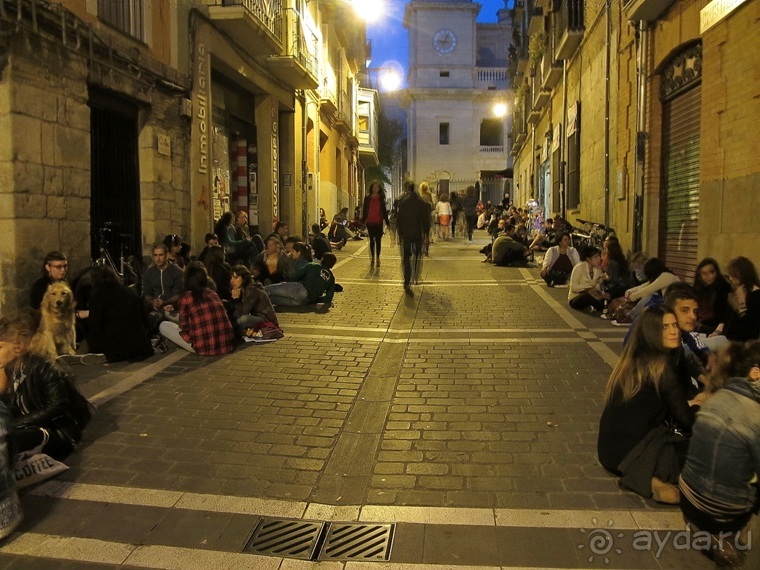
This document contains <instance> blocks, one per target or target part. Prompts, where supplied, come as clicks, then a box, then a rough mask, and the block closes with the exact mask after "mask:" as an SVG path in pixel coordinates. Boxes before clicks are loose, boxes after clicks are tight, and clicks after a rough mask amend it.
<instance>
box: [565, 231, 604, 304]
mask: <svg viewBox="0 0 760 570" xmlns="http://www.w3.org/2000/svg"><path fill="white" fill-rule="evenodd" d="M601 263H602V252H601V251H599V248H597V247H594V246H590V245H589V246H586V247H584V248H583V249H582V250H581V262H580V263H579V264H578V265H576V266H575V267H573V272H572V273H571V274H570V290H569V291H568V292H567V300H568V303H569V304H570V308H571V309H575V310H576V311H589V312H592V313H593V312H594V311H601V310H602V309H604V299H605V293H604V292H603V291H602V281H603V279H604V273H602V270H601V269H600V268H599V266H600V265H601Z"/></svg>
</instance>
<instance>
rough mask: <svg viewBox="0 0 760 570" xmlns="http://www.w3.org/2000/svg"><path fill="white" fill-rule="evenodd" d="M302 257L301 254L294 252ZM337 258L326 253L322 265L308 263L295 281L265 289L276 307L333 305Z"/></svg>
mask: <svg viewBox="0 0 760 570" xmlns="http://www.w3.org/2000/svg"><path fill="white" fill-rule="evenodd" d="M294 251H295V252H297V254H298V255H300V252H299V251H298V250H297V249H296V250H294ZM335 262H336V258H335V255H334V254H332V253H326V254H325V255H324V256H323V257H322V261H321V263H316V262H312V263H307V264H306V265H304V266H302V267H301V268H300V269H299V270H298V271H297V272H296V273H295V274H294V275H293V280H292V281H288V282H286V283H276V284H274V285H268V286H266V287H265V289H266V292H267V294H268V295H269V299H270V300H271V301H272V304H273V305H275V306H284V307H299V306H303V305H311V304H314V303H331V302H332V300H333V295H334V294H335V276H334V275H333V272H332V268H333V266H335Z"/></svg>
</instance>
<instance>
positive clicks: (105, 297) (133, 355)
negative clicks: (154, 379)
mask: <svg viewBox="0 0 760 570" xmlns="http://www.w3.org/2000/svg"><path fill="white" fill-rule="evenodd" d="M220 249H221V248H220ZM90 276H91V280H92V296H91V297H90V317H89V332H88V335H87V347H88V349H89V351H90V352H94V353H100V354H104V355H105V357H106V360H107V361H108V362H120V361H123V360H127V361H130V362H139V361H141V360H145V359H146V358H148V357H150V356H153V354H154V352H153V347H152V345H151V343H150V334H149V330H150V322H149V319H148V312H147V310H146V308H145V304H144V303H143V302H142V300H141V299H140V297H139V296H138V294H137V292H136V291H135V290H134V289H130V288H129V287H125V286H124V285H122V283H121V281H120V280H119V277H118V275H116V272H115V271H114V270H113V268H111V267H110V266H109V265H99V266H97V267H93V269H92V271H91V273H90Z"/></svg>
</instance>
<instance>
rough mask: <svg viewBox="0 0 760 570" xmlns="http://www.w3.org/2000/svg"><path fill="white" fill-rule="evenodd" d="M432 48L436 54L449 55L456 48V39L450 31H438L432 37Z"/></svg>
mask: <svg viewBox="0 0 760 570" xmlns="http://www.w3.org/2000/svg"><path fill="white" fill-rule="evenodd" d="M433 47H434V48H435V50H436V51H437V52H438V53H451V52H452V51H454V49H455V48H456V47H457V37H456V36H455V35H454V32H452V31H451V30H438V31H437V32H436V33H435V34H434V35H433Z"/></svg>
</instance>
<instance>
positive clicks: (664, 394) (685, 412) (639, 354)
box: [597, 307, 695, 504]
mask: <svg viewBox="0 0 760 570" xmlns="http://www.w3.org/2000/svg"><path fill="white" fill-rule="evenodd" d="M680 344H681V340H680V333H679V330H678V324H677V320H676V316H675V315H674V314H673V311H672V310H671V309H669V308H668V307H649V308H647V309H645V310H644V312H643V313H642V314H641V318H640V319H639V321H638V322H637V323H636V325H635V326H634V328H633V334H632V336H631V340H630V342H629V343H628V344H626V346H625V347H624V348H623V352H622V354H621V355H620V359H619V360H618V363H617V365H616V366H615V369H614V370H613V371H612V374H611V375H610V378H609V381H608V382H607V388H606V390H605V406H604V411H603V412H602V416H601V419H600V420H599V437H598V440H597V454H598V457H599V462H600V463H601V464H602V465H603V466H604V468H605V469H607V470H608V471H610V472H612V473H614V474H615V475H618V476H620V477H622V478H621V483H622V484H623V485H624V486H626V487H627V488H629V489H631V490H633V491H635V492H636V493H638V494H639V495H642V496H643V497H652V496H653V497H654V500H655V501H658V502H663V503H670V504H678V501H679V499H680V497H679V493H678V488H677V487H676V484H677V482H678V475H679V467H680V465H682V464H683V460H684V459H685V457H686V450H687V448H688V440H687V439H686V438H684V437H680V436H678V435H675V434H674V433H672V432H671V431H670V430H669V429H668V426H667V425H666V420H667V421H669V422H671V423H672V424H673V425H674V426H675V427H677V428H678V430H680V432H681V433H683V434H688V433H689V432H690V430H691V426H692V424H693V423H694V414H695V408H694V407H690V406H689V403H688V400H687V395H686V393H685V392H684V389H683V386H682V384H681V382H680V381H679V380H678V378H677V376H676V373H675V370H674V369H673V365H672V360H671V358H670V353H671V352H672V351H673V350H676V349H677V348H678V347H679V346H680Z"/></svg>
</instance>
